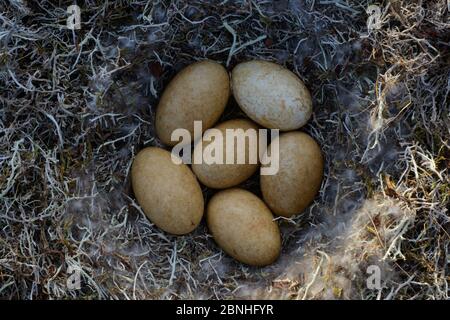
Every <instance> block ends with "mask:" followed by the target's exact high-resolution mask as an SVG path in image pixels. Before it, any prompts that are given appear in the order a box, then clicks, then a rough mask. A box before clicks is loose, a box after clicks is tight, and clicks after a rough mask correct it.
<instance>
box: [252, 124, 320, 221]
mask: <svg viewBox="0 0 450 320" xmlns="http://www.w3.org/2000/svg"><path fill="white" fill-rule="evenodd" d="M275 141H277V142H278V143H279V153H278V157H276V156H275V157H274V155H272V157H273V161H278V162H279V169H278V172H277V173H276V174H273V175H261V176H260V183H261V191H262V194H263V198H264V201H265V202H266V203H267V205H268V206H269V207H270V209H272V212H273V213H275V214H277V215H280V216H284V217H291V216H293V215H295V214H298V213H301V212H302V211H303V210H305V209H306V208H307V207H308V206H309V205H310V203H311V202H312V201H313V200H314V198H315V196H316V194H317V192H318V191H319V189H320V185H321V182H322V177H323V168H324V160H323V157H322V152H321V150H320V147H319V145H318V144H317V143H316V141H315V140H314V139H313V138H311V137H310V136H309V135H307V134H306V133H303V132H298V131H297V132H287V133H283V134H281V135H280V136H279V138H277V140H275ZM272 143H274V141H273V142H272ZM270 150H271V146H269V148H268V149H267V151H266V152H270ZM275 150H276V148H275ZM269 154H270V153H269ZM266 156H267V154H265V155H264V156H263V160H262V161H261V162H262V163H264V162H265V161H264V157H266ZM262 167H263V166H262Z"/></svg>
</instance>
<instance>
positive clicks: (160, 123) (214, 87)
mask: <svg viewBox="0 0 450 320" xmlns="http://www.w3.org/2000/svg"><path fill="white" fill-rule="evenodd" d="M229 95H230V81H229V77H228V72H227V71H226V70H225V68H224V67H223V66H222V65H220V64H218V63H216V62H214V61H211V60H205V61H201V62H196V63H193V64H191V65H189V66H187V67H186V68H184V69H183V70H181V71H180V72H179V73H178V74H177V75H176V76H175V77H174V78H173V79H172V81H171V82H170V83H169V84H168V86H167V88H166V89H165V90H164V93H163V94H162V97H161V100H160V101H159V104H158V108H157V110H156V121H155V122H156V124H155V126H156V133H157V135H158V137H159V138H160V139H161V141H162V142H163V143H165V144H166V145H169V146H173V145H175V144H177V143H178V141H172V140H171V135H172V132H173V131H174V130H175V129H187V130H188V131H189V133H190V134H191V137H192V138H194V121H195V120H198V121H202V126H203V130H206V129H208V128H211V127H212V126H213V125H214V124H215V123H216V121H217V120H218V119H219V117H220V116H221V114H222V113H223V111H224V109H225V106H226V104H227V101H228V97H229Z"/></svg>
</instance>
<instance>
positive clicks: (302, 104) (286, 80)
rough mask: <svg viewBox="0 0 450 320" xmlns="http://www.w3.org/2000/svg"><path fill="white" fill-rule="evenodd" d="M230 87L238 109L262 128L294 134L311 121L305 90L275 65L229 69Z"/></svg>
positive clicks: (251, 63) (265, 63) (242, 65)
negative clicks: (294, 131) (293, 132)
mask: <svg viewBox="0 0 450 320" xmlns="http://www.w3.org/2000/svg"><path fill="white" fill-rule="evenodd" d="M231 84H232V91H233V95H234V97H235V99H236V101H237V103H238V104H239V106H240V107H241V109H242V110H243V111H244V112H245V113H246V114H247V115H248V116H249V117H250V118H251V119H253V120H254V121H255V122H257V123H259V124H260V125H262V126H264V127H266V128H270V129H280V130H281V131H289V130H295V129H298V128H300V127H302V126H303V125H305V124H306V122H307V121H308V119H309V118H310V117H311V114H312V100H311V95H310V93H309V91H308V89H307V88H306V86H305V85H304V84H303V82H302V81H301V80H300V79H299V78H298V77H297V76H296V75H295V74H294V73H292V72H291V71H289V70H288V69H286V68H284V67H282V66H280V65H278V64H275V63H272V62H268V61H258V60H254V61H248V62H243V63H240V64H238V65H237V66H236V67H235V68H234V69H233V72H232V74H231Z"/></svg>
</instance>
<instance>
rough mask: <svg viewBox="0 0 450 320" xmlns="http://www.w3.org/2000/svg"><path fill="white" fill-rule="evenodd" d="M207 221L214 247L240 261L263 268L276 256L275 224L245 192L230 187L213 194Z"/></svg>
mask: <svg viewBox="0 0 450 320" xmlns="http://www.w3.org/2000/svg"><path fill="white" fill-rule="evenodd" d="M207 222H208V228H209V230H210V232H211V234H212V236H213V237H214V240H215V241H216V242H217V244H218V245H219V246H220V247H221V248H222V249H223V250H224V251H225V252H226V253H228V254H229V255H230V256H232V257H233V258H235V259H236V260H238V261H240V262H243V263H245V264H248V265H253V266H265V265H269V264H271V263H273V262H274V261H275V260H276V259H277V258H278V256H279V255H280V251H281V236H280V230H279V228H278V224H277V223H276V222H275V221H273V216H272V213H271V212H270V210H269V208H267V206H266V205H265V204H264V202H263V201H262V200H261V199H259V198H258V197H257V196H255V195H254V194H253V193H251V192H249V191H246V190H243V189H236V188H234V189H227V190H223V191H220V192H219V193H217V194H215V195H214V196H213V197H212V198H211V200H210V202H209V203H208V207H207Z"/></svg>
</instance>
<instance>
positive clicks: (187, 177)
mask: <svg viewBox="0 0 450 320" xmlns="http://www.w3.org/2000/svg"><path fill="white" fill-rule="evenodd" d="M231 93H232V94H233V95H234V98H235V99H236V102H237V103H238V105H239V106H240V108H241V109H242V110H243V111H244V113H245V114H246V115H247V116H248V117H249V118H250V119H251V120H247V119H233V120H228V121H225V122H222V123H220V124H218V125H216V126H215V127H214V125H215V123H216V122H217V120H218V119H219V118H220V116H221V115H222V113H223V112H224V110H225V107H226V105H227V102H228V98H229V96H230V94H231ZM311 114H312V99H311V95H310V93H309V91H308V89H307V88H306V86H305V85H304V83H303V82H302V81H301V80H300V79H299V78H298V77H297V76H296V75H295V74H294V73H293V72H291V71H289V70H288V69H286V68H284V67H282V66H279V65H277V64H275V63H272V62H267V61H259V60H254V61H248V62H243V63H240V64H238V65H237V66H236V67H235V68H234V69H233V71H232V72H231V80H230V77H229V75H228V72H227V71H226V69H225V68H224V67H223V66H222V65H220V64H218V63H216V62H214V61H211V60H205V61H200V62H196V63H193V64H191V65H189V66H187V67H186V68H184V69H183V70H181V71H180V72H179V73H178V74H177V75H176V76H175V77H174V78H173V79H172V81H171V82H170V83H169V84H168V85H167V87H166V89H165V90H164V92H163V94H162V96H161V99H160V102H159V104H158V107H157V110H156V119H155V128H156V133H157V135H158V137H159V138H160V140H161V141H162V142H163V143H164V144H166V145H167V146H174V145H175V144H176V143H177V141H171V134H172V132H173V131H174V130H175V129H178V128H184V129H187V130H188V131H189V132H190V133H191V135H193V134H194V130H193V129H194V121H196V120H197V121H202V127H203V130H206V129H208V128H212V127H214V128H216V129H218V130H220V131H222V132H225V130H226V129H244V130H247V129H250V128H251V129H258V128H260V127H264V128H268V129H280V130H281V131H285V132H284V133H282V134H281V135H280V136H279V137H278V138H277V142H278V143H279V153H278V157H277V158H276V160H275V161H279V170H278V172H277V173H276V174H274V175H260V185H261V191H262V199H260V198H258V197H257V196H256V195H254V194H253V193H251V192H249V191H245V190H243V189H238V188H233V187H236V186H237V185H239V184H241V183H242V182H244V181H245V180H247V179H248V178H250V177H251V176H252V175H253V174H254V173H255V172H257V170H258V168H259V163H256V164H255V163H251V164H250V163H245V164H205V163H202V164H193V165H192V170H191V168H189V166H187V165H185V164H179V165H177V164H175V163H173V162H172V159H171V154H170V152H169V151H166V150H164V149H162V148H156V147H149V148H145V149H143V150H141V151H140V152H139V153H138V154H137V156H136V158H135V159H134V162H133V165H132V169H131V180H132V187H133V191H134V193H135V197H136V199H137V201H138V203H139V204H140V206H141V207H142V209H143V211H144V213H145V214H146V216H147V217H148V218H149V219H150V220H151V221H152V222H153V223H154V224H155V225H156V226H157V227H159V228H161V229H162V230H164V231H166V232H168V233H171V234H175V235H183V234H186V233H189V232H191V231H193V230H194V229H195V228H196V227H197V226H198V225H199V223H200V221H201V219H202V217H203V213H204V199H203V194H202V191H201V187H200V183H199V181H200V182H201V183H202V184H203V185H205V186H206V187H209V188H213V189H226V190H222V191H220V190H219V191H218V192H217V193H216V194H215V195H214V196H213V197H212V198H211V200H210V201H209V203H208V205H207V209H206V212H207V214H206V216H207V217H206V220H207V225H208V228H209V230H210V232H211V234H212V236H213V238H214V239H215V241H216V243H217V244H218V245H219V246H220V247H221V248H222V249H223V250H224V251H225V252H226V253H227V254H229V255H230V256H231V257H233V258H235V259H236V260H238V261H240V262H242V263H245V264H248V265H254V266H264V265H268V264H271V263H273V262H274V261H275V260H276V259H277V257H278V256H279V254H280V251H281V236H280V230H279V227H278V223H277V222H276V221H274V220H273V218H274V217H273V214H275V215H280V216H284V217H292V216H294V215H296V214H299V213H301V212H302V211H303V210H305V209H306V208H307V207H308V206H309V205H310V203H311V202H312V201H313V200H314V198H315V196H316V194H317V193H318V191H319V189H320V185H321V181H322V176H323V168H324V160H323V157H322V152H321V150H320V147H319V145H318V144H317V143H316V142H315V141H314V139H313V138H311V137H310V136H309V135H307V134H306V133H303V132H300V131H293V130H297V129H299V128H301V127H302V126H304V125H305V124H306V123H307V121H308V120H309V118H310V117H311ZM286 131H289V132H286ZM198 139H202V140H204V142H203V147H205V145H207V144H208V142H207V141H209V140H208V139H207V137H205V136H203V137H194V139H193V141H191V142H195V141H198ZM272 143H273V141H272ZM248 147H249V146H248V144H246V145H245V147H244V148H243V149H242V150H237V149H235V150H234V151H237V152H245V153H246V159H248V157H247V153H248ZM225 150H226V145H225V143H224V151H225ZM197 152H202V150H201V149H200V148H199V147H198V144H195V143H194V149H193V153H194V154H195V153H197ZM268 152H270V146H269V148H267V150H265V154H264V156H268V155H269V154H267V153H268ZM271 156H273V155H271ZM194 158H195V156H194ZM272 159H274V158H272Z"/></svg>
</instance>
